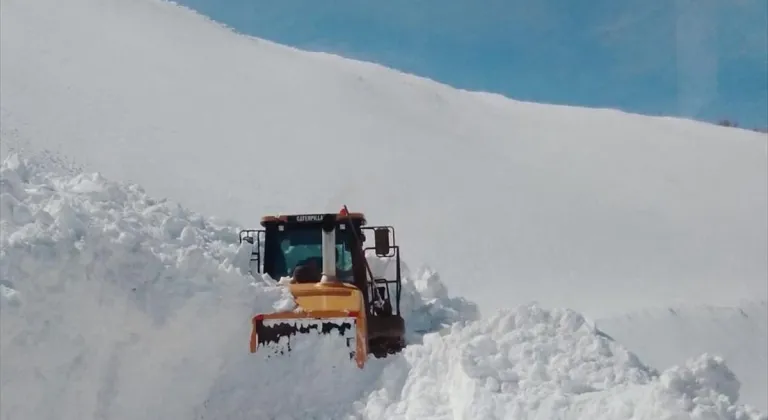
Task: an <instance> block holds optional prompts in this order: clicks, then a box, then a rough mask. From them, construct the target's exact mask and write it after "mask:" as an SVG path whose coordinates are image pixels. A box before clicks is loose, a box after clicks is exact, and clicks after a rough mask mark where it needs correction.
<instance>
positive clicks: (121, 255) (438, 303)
mask: <svg viewBox="0 0 768 420" xmlns="http://www.w3.org/2000/svg"><path fill="white" fill-rule="evenodd" d="M49 168H50V165H49V164H47V163H45V164H44V162H36V161H35V160H32V161H25V160H22V159H20V158H19V157H18V156H17V155H13V156H10V157H8V158H7V159H5V160H4V161H3V164H2V167H1V168H0V175H1V176H2V178H1V179H0V187H1V189H0V194H2V196H1V198H2V212H1V213H0V215H1V216H2V217H1V218H0V223H1V224H2V226H1V227H2V232H3V235H2V242H1V243H0V273H2V301H1V303H2V306H1V307H0V310H1V311H2V312H1V313H0V315H2V317H1V319H2V329H1V330H0V331H2V340H1V345H2V347H1V348H0V352H1V353H2V355H3V357H2V358H0V369H1V372H0V377H1V378H2V394H3V404H2V407H1V408H0V410H1V411H0V414H1V415H2V418H3V419H4V420H5V419H7V420H11V419H16V418H25V419H35V420H38V419H54V418H55V419H97V418H98V419H133V418H137V417H140V418H146V419H168V418H209V419H273V418H280V419H306V418H317V419H338V418H360V419H385V418H386V419H423V418H445V419H470V418H473V419H474V418H487V419H495V418H515V419H538V418H547V419H552V418H558V419H560V418H562V419H586V418H589V419H599V418H606V419H607V418H610V419H623V418H625V419H634V420H637V419H658V418H664V416H667V415H670V416H673V415H679V416H681V417H676V418H691V419H694V418H707V419H765V418H766V416H765V415H764V414H760V413H758V412H756V411H754V410H752V409H750V408H749V407H743V406H740V405H737V399H738V395H739V382H738V380H737V379H736V378H735V377H734V375H733V374H732V373H731V371H730V370H729V369H728V368H727V366H726V364H725V363H723V361H722V360H720V359H719V358H717V357H713V356H707V355H704V356H701V357H699V358H696V359H693V360H691V361H689V362H687V363H686V365H684V366H680V367H674V368H672V369H670V370H667V371H665V372H663V373H662V374H660V375H659V374H657V373H656V372H655V371H653V370H651V369H649V368H647V367H646V366H645V365H643V364H642V363H641V362H640V361H639V360H638V359H637V357H635V356H634V355H633V354H632V353H630V352H629V351H628V350H627V349H625V348H623V347H622V346H621V345H620V344H619V343H617V342H615V341H613V340H611V339H610V338H609V337H607V336H605V335H603V334H601V333H600V332H599V331H598V330H596V329H595V328H594V327H593V326H591V325H590V324H589V323H587V322H586V321H585V319H584V318H583V317H582V316H581V315H579V314H577V313H575V312H572V311H570V310H551V311H550V310H545V309H543V308H541V307H539V306H537V305H525V306H522V307H519V308H517V309H515V310H505V311H501V312H498V313H496V314H494V315H492V316H491V317H490V318H488V319H484V320H480V319H477V311H476V308H475V307H474V305H472V304H471V303H469V302H466V301H464V300H461V299H455V298H454V299H451V298H449V297H448V295H447V291H446V289H445V288H444V286H443V285H442V284H441V283H440V282H439V279H437V277H436V276H435V274H434V273H430V272H424V273H421V274H420V275H422V276H423V278H421V279H416V280H414V279H413V278H412V277H411V276H409V277H408V279H407V280H406V284H407V287H406V288H405V291H406V293H407V297H406V299H405V301H406V302H409V304H408V308H409V309H408V311H407V313H406V319H407V322H408V323H409V327H410V326H412V325H418V326H419V328H421V331H419V332H416V331H414V330H413V329H412V330H411V342H412V343H413V344H412V346H410V347H408V348H407V349H406V351H405V352H404V353H403V354H401V355H398V356H395V357H391V358H388V359H383V360H376V359H374V360H372V361H371V363H370V364H369V365H368V366H367V367H366V369H365V370H363V371H359V370H357V368H356V367H354V364H353V363H351V362H350V361H349V360H346V357H345V352H344V351H339V350H341V349H339V348H338V345H339V344H338V343H336V342H334V341H333V340H329V339H327V338H321V337H317V338H316V339H315V340H309V341H307V342H306V343H305V344H304V345H305V346H306V347H305V348H304V349H299V350H297V351H295V352H294V353H293V354H292V355H291V356H290V357H288V358H281V359H275V358H267V356H266V354H264V353H257V354H256V355H251V354H249V353H248V352H247V336H248V331H249V318H250V315H251V314H252V313H253V312H254V311H264V310H270V309H271V308H273V307H275V306H279V305H285V302H286V298H287V296H286V295H285V294H284V293H282V291H281V289H279V288H276V287H270V286H267V285H266V283H264V282H261V281H260V279H259V278H258V277H256V278H254V277H251V276H249V275H247V274H246V273H244V268H245V267H247V265H248V261H247V259H248V249H247V248H244V247H240V246H239V245H238V243H237V235H236V232H237V231H236V229H235V227H234V226H232V225H228V224H225V223H222V222H218V221H216V220H215V219H210V218H206V217H203V216H201V215H199V214H196V213H193V212H190V211H188V210H186V209H184V208H183V207H181V206H179V205H177V204H174V203H172V202H170V201H167V200H156V199H153V198H151V197H150V196H148V195H147V194H146V193H145V192H144V191H143V190H142V189H141V188H140V187H138V186H136V185H133V184H119V183H114V182H110V181H108V180H106V179H105V178H104V177H102V176H101V175H99V174H85V173H82V174H70V173H67V172H64V171H58V172H52V171H51V170H50V169H49ZM427 318H428V319H427Z"/></svg>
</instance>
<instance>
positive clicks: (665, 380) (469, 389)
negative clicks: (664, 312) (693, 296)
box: [361, 304, 766, 420]
mask: <svg viewBox="0 0 768 420" xmlns="http://www.w3.org/2000/svg"><path fill="white" fill-rule="evenodd" d="M403 357H404V360H401V361H398V362H395V363H393V365H394V366H398V367H399V370H395V369H392V368H389V370H387V371H385V372H384V374H383V376H382V382H383V385H384V386H383V387H382V388H381V389H380V390H378V391H377V392H374V393H372V394H371V395H370V396H369V398H368V400H367V401H366V402H365V405H364V407H363V408H362V409H361V413H362V414H364V416H363V417H364V418H371V419H421V418H440V419H593V420H596V419H611V420H617V419H633V420H640V419H648V420H651V419H653V420H658V419H662V418H675V419H766V415H765V414H760V413H759V412H757V411H756V410H754V409H752V408H748V407H747V408H745V407H740V406H736V405H735V403H736V400H737V399H738V391H739V382H738V380H737V379H736V378H735V377H734V375H733V373H732V372H731V371H730V370H729V369H728V368H727V366H726V364H725V363H724V361H723V360H722V359H720V358H718V357H714V356H710V355H706V354H705V355H702V356H700V357H698V358H694V359H691V360H689V361H688V362H687V363H686V364H685V365H684V366H676V367H673V368H671V369H669V370H666V371H664V372H663V373H662V374H660V375H659V374H658V373H657V372H656V371H655V370H653V369H651V368H649V367H647V366H645V365H644V364H643V363H641V362H640V361H639V360H638V358H637V357H636V356H635V355H634V354H632V353H631V352H629V351H628V350H627V349H625V348H623V347H622V346H621V345H620V344H618V343H617V342H615V341H613V340H612V339H611V338H610V337H608V336H606V335H605V334H603V333H601V332H600V331H599V330H597V329H595V328H594V327H593V326H592V325H590V324H589V323H587V322H586V321H585V319H584V318H583V317H582V316H581V315H579V314H577V313H575V312H573V311H570V310H545V309H543V308H541V307H539V306H538V305H536V304H531V305H525V306H521V307H519V308H517V309H516V310H502V311H499V312H497V313H496V314H494V315H493V316H491V317H490V318H488V319H485V320H482V321H478V322H474V323H469V324H467V325H464V326H460V325H459V324H456V325H455V326H454V327H453V328H452V329H451V331H450V332H449V333H447V334H445V335H440V334H428V335H427V336H425V338H424V345H420V346H412V347H409V348H408V349H407V350H406V351H405V352H404V355H403Z"/></svg>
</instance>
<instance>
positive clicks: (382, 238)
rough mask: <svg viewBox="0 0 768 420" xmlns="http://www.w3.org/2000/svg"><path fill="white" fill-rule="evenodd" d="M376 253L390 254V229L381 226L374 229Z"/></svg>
mask: <svg viewBox="0 0 768 420" xmlns="http://www.w3.org/2000/svg"><path fill="white" fill-rule="evenodd" d="M374 239H375V241H376V255H378V256H380V257H383V256H386V255H388V254H389V248H390V245H389V229H386V228H379V229H376V230H375V231H374Z"/></svg>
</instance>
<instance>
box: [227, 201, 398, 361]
mask: <svg viewBox="0 0 768 420" xmlns="http://www.w3.org/2000/svg"><path fill="white" fill-rule="evenodd" d="M261 226H262V229H247V230H243V231H241V232H240V242H241V243H242V242H243V241H246V242H248V243H250V244H251V245H252V246H253V252H252V254H251V269H252V271H256V272H258V273H266V274H269V276H270V277H272V278H273V279H284V278H286V277H287V278H289V279H288V281H283V282H281V283H279V284H285V287H288V289H289V290H290V292H291V294H292V295H293V298H294V300H295V302H296V308H295V309H294V310H291V311H284V312H273V313H265V314H256V315H255V316H254V317H253V319H252V324H253V326H252V331H251V338H250V351H251V353H255V352H256V351H257V350H258V349H259V348H260V347H262V346H267V347H268V346H270V345H271V344H277V343H280V342H281V341H283V342H284V341H286V340H287V341H288V343H290V340H291V337H293V336H296V335H298V334H307V333H318V332H319V333H321V334H336V335H337V336H338V337H340V339H343V340H346V345H347V347H348V348H349V349H350V358H351V359H354V360H355V361H356V363H357V366H358V367H360V368H363V366H364V365H365V362H366V360H367V358H368V356H369V355H373V356H374V357H386V356H387V355H389V354H394V353H398V352H400V351H401V350H402V349H403V348H404V347H405V321H404V319H403V317H402V314H401V313H400V293H401V287H402V284H401V277H400V248H399V246H398V245H397V244H396V243H395V231H394V228H393V227H392V226H376V227H370V226H366V219H365V216H364V215H363V214H362V213H350V212H349V210H348V209H347V207H346V206H344V207H343V208H342V210H341V211H340V212H339V213H321V214H292V215H278V216H265V217H262V219H261ZM366 232H368V233H370V232H372V233H373V238H374V246H373V247H367V246H366V245H365V244H366V239H367V237H366ZM371 250H372V251H374V253H375V255H376V256H377V257H379V258H380V259H382V258H386V259H388V260H389V261H393V262H394V275H393V276H390V277H394V278H385V277H377V276H375V275H374V273H373V272H372V270H371V267H370V265H369V263H368V259H367V257H366V252H368V251H371ZM289 351H290V345H289Z"/></svg>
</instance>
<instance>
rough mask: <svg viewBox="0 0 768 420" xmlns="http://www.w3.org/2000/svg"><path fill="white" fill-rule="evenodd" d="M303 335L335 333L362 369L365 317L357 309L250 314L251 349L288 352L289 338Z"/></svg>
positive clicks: (289, 347)
mask: <svg viewBox="0 0 768 420" xmlns="http://www.w3.org/2000/svg"><path fill="white" fill-rule="evenodd" d="M303 334H330V335H338V336H339V337H340V338H342V339H343V340H345V342H346V345H347V347H350V348H352V349H353V350H352V351H350V358H354V359H355V362H356V363H357V366H358V367H359V368H362V367H363V366H364V365H365V362H366V359H367V357H368V340H367V331H366V324H365V317H364V316H361V314H360V313H358V312H348V311H319V310H318V311H306V312H282V313H271V314H261V315H256V316H255V317H253V328H252V331H251V342H250V350H251V353H255V352H256V351H257V350H258V348H259V347H265V348H269V349H270V350H271V351H272V352H273V353H278V354H285V353H287V352H290V351H291V337H293V336H299V335H303Z"/></svg>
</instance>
